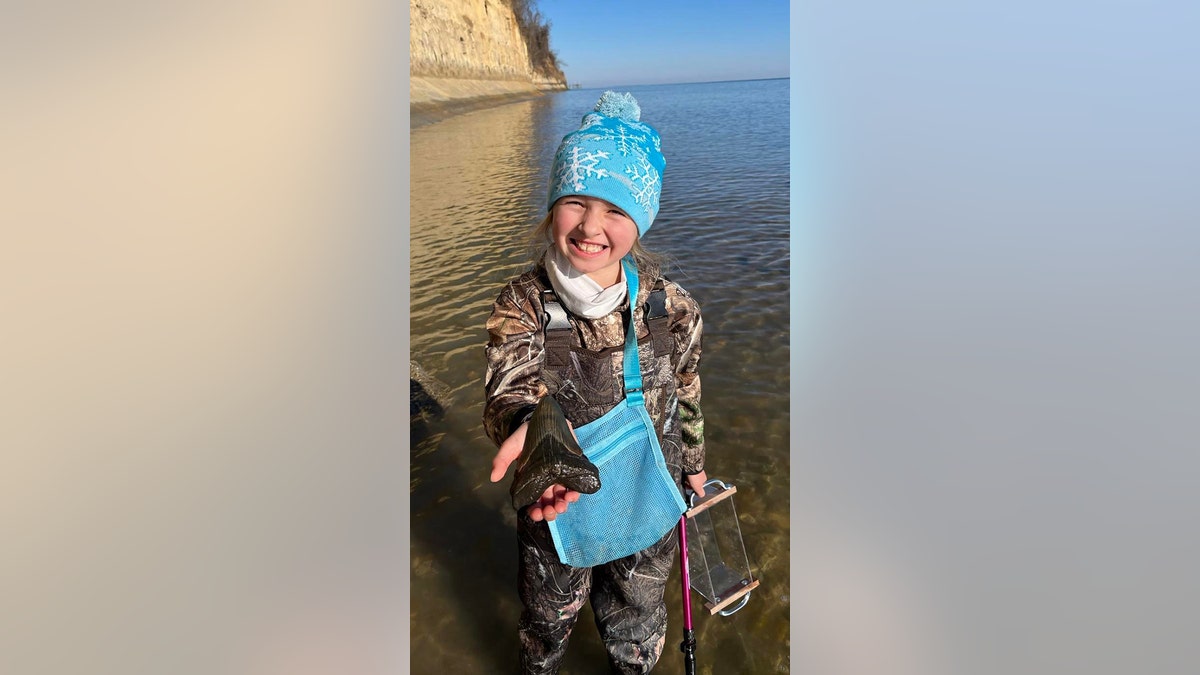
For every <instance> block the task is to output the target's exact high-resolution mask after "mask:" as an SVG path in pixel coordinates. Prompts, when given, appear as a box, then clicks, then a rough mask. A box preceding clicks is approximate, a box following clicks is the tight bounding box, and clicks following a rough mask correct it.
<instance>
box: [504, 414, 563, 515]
mask: <svg viewBox="0 0 1200 675" xmlns="http://www.w3.org/2000/svg"><path fill="white" fill-rule="evenodd" d="M567 424H568V426H570V424H571V423H570V422H568V423H567ZM528 433H529V422H525V423H524V424H522V425H521V426H519V427H517V428H516V430H515V431H513V432H512V435H510V436H509V437H508V438H506V439H504V442H503V443H501V444H500V449H499V450H498V451H497V452H496V456H495V457H494V458H493V459H492V474H491V481H492V482H493V483H495V482H497V481H499V480H500V479H501V478H504V474H506V473H508V467H509V466H510V465H511V464H512V463H513V462H514V461H516V459H517V458H518V457H520V456H521V449H522V448H524V447H525V436H526V434H528ZM571 433H572V434H574V433H575V429H574V427H573V426H572V428H571ZM577 501H579V493H578V492H576V491H575V490H568V489H567V488H565V487H563V486H562V485H558V484H554V485H551V486H550V487H548V488H546V491H545V492H543V493H542V496H541V497H539V498H538V500H537V501H536V502H534V503H533V504H530V505H529V506H528V507H527V508H526V512H527V513H528V514H529V519H530V520H532V521H533V522H535V523H537V522H541V521H543V520H545V521H547V522H549V521H551V520H554V519H555V518H556V517H558V514H560V513H566V512H567V505H568V504H573V503H575V502H577Z"/></svg>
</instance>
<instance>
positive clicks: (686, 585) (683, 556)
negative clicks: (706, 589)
mask: <svg viewBox="0 0 1200 675" xmlns="http://www.w3.org/2000/svg"><path fill="white" fill-rule="evenodd" d="M679 571H680V576H681V577H683V629H684V630H687V631H690V630H691V629H692V580H691V576H690V575H689V574H688V550H687V517H686V516H680V518H679Z"/></svg>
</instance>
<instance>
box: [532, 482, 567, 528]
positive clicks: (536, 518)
mask: <svg viewBox="0 0 1200 675" xmlns="http://www.w3.org/2000/svg"><path fill="white" fill-rule="evenodd" d="M577 501H579V493H578V492H576V491H574V490H568V489H567V488H565V487H563V486H561V485H558V484H557V483H556V484H554V485H551V486H550V487H548V488H546V491H545V492H543V493H542V496H541V498H540V499H538V500H537V501H536V502H534V503H533V504H530V505H529V507H527V508H526V509H525V512H526V513H528V514H529V519H530V520H532V521H533V522H535V523H538V522H541V521H543V520H544V521H546V522H550V521H551V520H554V519H555V518H557V517H558V514H560V513H566V512H567V504H574V503H575V502H577Z"/></svg>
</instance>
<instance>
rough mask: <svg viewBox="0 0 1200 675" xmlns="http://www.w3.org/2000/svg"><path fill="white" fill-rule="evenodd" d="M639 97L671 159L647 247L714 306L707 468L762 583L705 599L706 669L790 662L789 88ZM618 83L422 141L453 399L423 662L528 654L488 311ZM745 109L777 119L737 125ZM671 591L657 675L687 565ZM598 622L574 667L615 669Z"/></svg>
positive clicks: (421, 526)
mask: <svg viewBox="0 0 1200 675" xmlns="http://www.w3.org/2000/svg"><path fill="white" fill-rule="evenodd" d="M631 91H633V93H634V95H635V96H637V97H638V100H639V101H640V102H641V104H642V109H643V110H644V111H646V113H645V114H646V117H645V120H646V121H648V122H650V123H652V124H654V125H655V126H656V127H658V128H659V131H660V132H661V134H662V137H663V148H664V152H665V153H666V155H667V162H668V165H667V172H666V176H665V180H664V183H665V190H664V192H663V203H662V210H661V213H660V215H659V218H658V219H657V220H656V221H655V224H654V228H653V229H652V230H651V231H650V233H649V235H648V236H647V240H646V243H647V246H648V247H649V248H651V249H653V250H656V251H659V252H661V253H664V254H666V255H667V256H668V257H669V258H671V259H672V260H674V261H675V263H676V267H677V269H676V270H675V271H674V272H673V274H672V277H673V278H675V279H676V280H677V281H679V282H680V283H682V284H683V285H684V287H685V288H687V289H688V290H689V291H690V292H691V293H692V294H693V295H695V296H696V297H697V298H698V299H699V301H700V303H701V307H702V308H703V312H704V321H705V337H704V358H703V361H702V364H701V373H702V378H703V382H704V398H703V404H704V410H705V415H706V417H707V424H706V442H707V447H708V460H707V468H708V471H709V475H710V476H713V477H719V478H722V479H723V480H726V481H727V482H731V483H734V484H736V485H737V486H738V495H737V506H738V513H739V515H740V517H741V526H742V533H743V536H744V538H745V541H746V547H747V550H748V552H749V554H750V556H751V559H752V563H753V564H754V565H755V573H756V576H758V577H760V578H761V580H762V586H760V589H759V590H757V591H755V592H754V594H753V597H752V599H751V601H750V603H749V604H748V605H747V607H746V608H745V609H744V610H742V611H741V612H739V613H738V614H736V615H734V616H731V617H728V618H721V617H709V616H707V615H703V616H702V615H701V614H702V613H703V610H702V609H700V605H699V602H696V608H697V609H696V611H694V623H695V628H696V631H697V638H698V640H699V645H700V647H699V649H700V651H699V659H698V660H699V664H700V672H702V673H705V672H720V673H769V672H787V670H788V655H787V654H788V609H789V608H788V598H789V586H788V563H789V560H788V531H789V518H788V496H787V491H788V482H787V475H788V459H787V458H788V446H787V439H788V398H787V392H788V364H789V358H788V357H789V355H788V348H787V326H788V313H787V312H788V264H789V259H788V223H787V212H788V202H787V194H788V183H787V81H786V80H778V81H768V82H742V83H736V82H735V83H724V84H719V85H711V84H710V85H670V86H655V87H635V88H632V89H631ZM598 94H599V92H596V91H571V92H563V93H560V94H555V95H551V96H547V97H544V98H540V99H537V100H533V101H526V102H520V103H514V104H509V105H505V106H502V107H499V108H494V109H489V110H481V111H475V112H472V113H468V114H465V115H461V116H458V117H454V118H451V119H448V120H445V121H443V122H440V123H437V124H432V125H429V126H425V127H421V128H419V129H416V130H414V131H413V133H412V135H411V162H412V183H411V223H412V234H411V246H412V249H411V250H412V261H411V277H410V279H411V324H410V332H411V345H412V358H413V360H414V361H415V362H416V363H417V364H418V366H419V368H421V369H422V371H423V373H424V374H425V376H427V377H429V378H432V379H433V380H434V381H436V382H437V383H439V386H436V387H434V388H433V390H435V391H437V394H436V396H435V398H440V399H442V400H438V401H436V403H437V408H438V410H439V413H440V414H437V415H430V414H422V415H414V416H413V417H412V453H413V454H412V465H411V481H412V482H411V503H412V581H413V584H412V640H413V643H412V644H413V650H412V653H413V655H412V667H413V672H416V673H432V672H439V671H440V672H462V673H492V672H509V670H508V669H507V668H508V664H515V662H516V655H517V641H516V623H517V619H518V616H519V614H520V603H519V601H518V598H517V593H516V571H517V570H516V568H517V555H516V554H517V548H516V536H515V515H514V513H513V511H512V509H511V506H510V505H509V504H508V494H507V481H504V482H501V483H498V484H492V483H490V482H488V480H487V474H488V471H489V469H490V462H491V458H492V456H493V454H494V452H495V448H494V446H493V445H492V444H491V442H490V441H489V440H488V439H487V438H486V437H485V436H484V434H483V430H482V428H481V425H480V415H481V413H482V404H483V400H482V399H483V373H484V367H485V363H484V354H483V346H484V344H485V343H486V340H487V336H486V333H485V331H484V329H483V324H484V321H485V319H486V318H487V315H488V313H489V311H490V308H491V303H492V301H493V300H494V299H495V297H496V295H497V293H498V292H499V289H500V286H501V285H502V284H503V283H504V282H505V281H507V280H508V279H509V278H510V277H512V276H513V275H514V274H516V273H517V272H519V271H520V270H522V269H524V268H525V267H527V266H528V258H527V249H528V247H527V243H526V241H527V239H526V236H527V235H526V233H527V232H528V230H529V228H530V226H531V225H532V224H533V223H535V222H536V221H537V220H538V219H540V217H541V215H542V214H543V213H544V211H545V204H544V201H543V200H544V198H545V192H546V188H545V185H546V180H547V176H548V171H549V164H550V161H551V159H552V157H553V152H554V149H555V147H556V145H557V142H558V140H559V139H560V138H561V137H562V135H563V134H564V133H566V132H568V131H570V130H572V129H574V128H577V127H578V124H579V120H580V117H581V116H582V114H583V112H584V111H586V110H587V109H589V108H590V107H591V105H592V104H593V103H594V102H595V99H596V98H597V97H598ZM727 116H729V117H734V118H743V119H745V118H749V117H751V116H753V118H754V119H755V120H756V121H757V123H756V124H754V125H748V126H745V127H744V128H741V129H739V133H738V134H736V135H735V134H730V133H729V129H728V127H727V125H726V124H725V120H726V117H727ZM423 384H424V383H423ZM424 390H425V391H430V387H429V386H425V387H424ZM667 591H668V592H667V605H668V610H669V612H670V627H669V632H668V634H667V645H666V647H665V648H664V650H663V657H662V659H661V661H660V663H659V666H658V668H657V669H656V670H657V671H660V672H678V671H680V670H682V656H681V655H680V652H679V650H678V644H679V641H680V639H681V634H682V618H681V617H682V612H681V607H682V598H681V595H680V593H681V591H680V588H679V577H678V571H676V573H675V576H674V577H673V578H672V581H671V582H670V584H669V585H668V589H667ZM698 597H699V596H693V599H694V601H695V600H696V599H697V598H698ZM580 622H581V623H580V625H579V627H578V628H577V630H576V631H575V632H574V634H573V636H572V640H571V646H570V649H569V650H568V655H567V659H566V662H565V663H564V667H563V670H562V672H563V673H602V672H607V665H606V659H605V656H604V649H603V645H602V644H601V643H600V640H599V637H598V635H597V633H596V630H595V628H594V626H593V625H592V618H591V614H590V610H587V609H585V611H584V613H583V615H582V616H581V618H580Z"/></svg>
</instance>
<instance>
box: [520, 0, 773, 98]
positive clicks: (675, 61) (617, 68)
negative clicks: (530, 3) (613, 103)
mask: <svg viewBox="0 0 1200 675" xmlns="http://www.w3.org/2000/svg"><path fill="white" fill-rule="evenodd" d="M536 7H537V9H538V10H539V11H541V13H542V16H544V17H545V18H547V19H549V20H550V23H551V28H550V45H551V47H552V48H553V49H554V51H555V52H557V54H558V56H559V60H560V61H563V62H565V63H566V65H565V66H564V67H563V71H564V72H565V73H566V75H567V81H568V82H569V83H570V84H572V85H574V84H579V85H581V86H583V87H606V86H613V85H626V84H664V83H675V82H714V81H722V80H753V79H762V78H768V77H787V76H788V16H789V15H788V2H787V0H751V1H747V2H729V1H728V0H725V1H721V2H716V1H712V0H704V1H696V0H691V1H685V0H640V1H634V0H611V1H602V2H580V1H579V0H538V2H537V4H536Z"/></svg>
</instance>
